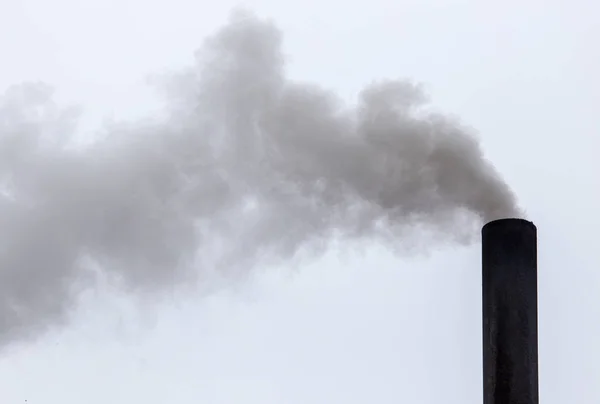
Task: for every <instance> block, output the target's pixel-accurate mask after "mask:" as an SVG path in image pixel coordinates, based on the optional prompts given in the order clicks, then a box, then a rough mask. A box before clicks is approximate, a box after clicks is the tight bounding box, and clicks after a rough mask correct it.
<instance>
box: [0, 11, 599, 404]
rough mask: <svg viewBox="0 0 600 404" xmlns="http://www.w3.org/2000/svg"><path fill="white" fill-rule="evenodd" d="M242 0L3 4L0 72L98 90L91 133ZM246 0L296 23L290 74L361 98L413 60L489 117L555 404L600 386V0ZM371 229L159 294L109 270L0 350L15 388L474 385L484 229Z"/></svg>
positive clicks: (307, 390)
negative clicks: (137, 290)
mask: <svg viewBox="0 0 600 404" xmlns="http://www.w3.org/2000/svg"><path fill="white" fill-rule="evenodd" d="M237 4H238V3H235V2H233V1H225V2H222V3H221V4H220V5H216V4H211V3H209V2H198V1H189V0H174V1H170V2H166V1H162V0H156V1H154V2H142V1H140V0H120V1H107V0H103V1H101V0H86V1H75V0H56V1H42V0H21V1H19V2H16V1H15V2H10V1H8V0H1V2H0V55H1V57H0V60H1V61H2V62H1V63H0V88H2V89H4V88H6V87H7V86H9V85H11V84H14V83H18V82H21V81H23V80H32V79H33V80H37V79H40V80H43V81H46V82H48V83H50V84H52V85H54V86H55V87H56V88H57V91H58V94H57V95H58V98H59V99H61V100H63V101H65V102H73V101H75V102H80V103H82V104H83V105H84V106H85V107H86V108H87V110H88V115H87V119H86V122H87V123H88V125H86V128H88V129H89V128H93V127H94V125H95V124H97V123H98V122H99V119H100V117H102V116H105V115H109V116H110V115H112V116H113V117H116V118H133V117H139V116H144V115H145V114H146V113H148V112H149V111H152V109H153V108H156V105H155V103H154V102H153V101H152V99H151V96H152V93H151V92H150V91H149V90H148V89H147V87H146V85H145V78H146V77H147V76H148V75H149V74H152V73H157V72H158V73H160V72H162V71H164V69H179V68H182V67H185V66H187V65H190V64H191V63H192V61H193V53H194V50H195V49H196V48H197V47H199V46H200V45H201V43H202V39H203V38H204V37H205V36H206V35H208V34H210V33H212V32H214V31H215V30H216V29H218V28H219V27H220V26H221V25H223V24H224V23H225V22H226V21H227V17H228V13H229V11H230V9H231V8H232V7H233V6H235V5H237ZM243 4H245V5H247V6H249V7H250V8H251V9H253V10H254V11H256V12H257V13H258V14H259V15H260V16H265V17H272V18H273V19H274V20H275V22H276V23H277V24H278V25H279V27H280V28H281V29H282V30H283V34H284V48H285V50H286V53H287V54H288V55H289V70H288V71H289V75H290V76H292V77H293V78H297V79H302V80H307V81H312V82H315V83H317V84H319V85H322V86H325V87H328V88H331V89H333V90H335V91H336V92H338V93H339V94H340V95H341V96H342V97H344V98H346V99H349V100H351V99H353V98H354V97H355V96H356V93H357V92H358V91H359V90H360V89H361V88H362V87H363V86H364V85H365V84H368V83H369V82H370V81H371V80H373V79H379V78H387V77H390V78H397V77H400V78H411V79H414V80H416V81H419V82H422V83H424V85H425V87H426V89H427V91H428V93H429V94H430V95H431V98H432V100H433V103H434V105H435V106H436V107H438V108H439V109H441V110H443V111H445V112H448V113H452V114H455V115H457V116H459V117H460V118H461V119H462V120H463V121H464V122H465V123H467V124H469V125H470V126H472V127H473V128H475V129H476V130H477V132H478V134H479V136H480V137H481V140H482V145H483V147H484V149H485V153H486V156H487V157H489V159H490V160H492V161H493V163H494V164H495V165H496V167H497V168H498V169H499V170H500V172H501V173H502V174H503V175H504V177H505V179H506V180H507V181H508V183H509V184H510V185H511V186H512V187H513V188H514V190H515V191H516V193H517V196H518V198H519V201H520V203H521V205H522V206H523V207H525V208H526V210H527V212H528V214H529V217H530V218H531V219H532V220H533V221H534V222H535V223H536V224H537V226H538V231H539V250H540V257H539V258H540V268H539V270H540V275H539V276H540V305H539V309H540V401H541V402H544V403H548V404H552V403H565V402H574V403H582V404H585V403H597V402H598V400H600V389H599V388H598V387H597V380H598V379H599V378H600V365H599V364H598V363H600V348H598V346H597V343H596V340H597V336H598V335H600V325H599V324H600V323H599V322H597V319H598V318H600V298H598V297H597V293H596V291H597V290H599V288H600V273H599V272H598V271H596V268H597V267H598V262H599V258H600V253H599V252H598V249H597V248H596V238H597V235H596V232H595V231H594V229H595V227H597V226H600V215H599V214H598V210H597V206H600V191H599V190H600V188H599V187H600V180H599V179H598V178H599V177H598V174H597V173H598V172H600V163H599V162H598V159H597V150H598V149H599V147H600V140H598V137H597V135H598V129H597V125H596V120H595V119H594V118H593V113H594V112H595V109H596V106H597V105H600V79H598V76H597V72H598V71H600V64H599V62H598V61H599V60H600V48H599V47H598V46H596V45H595V41H594V38H597V37H600V25H599V24H597V17H596V16H597V14H598V12H599V11H600V10H599V9H598V6H596V5H594V4H593V2H591V1H583V0H575V1H570V2H559V1H537V0H536V1H533V0H529V1H522V2H517V1H507V2H503V3H499V4H495V3H492V2H483V1H474V0H469V1H467V0H463V1H458V0H456V1H454V0H448V1H433V0H427V1H426V0H421V1H405V2H403V1H383V0H371V1H368V2H366V1H362V0H361V1H356V2H353V3H351V4H344V3H342V2H339V1H332V0H322V1H320V2H317V1H312V0H311V1H305V2H300V1H293V2H292V1H288V2H274V1H272V0H271V1H269V0H264V1H249V2H246V3H243ZM0 231H1V229H0ZM357 247H358V246H357V245H356V244H350V245H348V244H346V245H340V246H337V247H336V248H335V249H332V250H331V251H329V252H328V253H327V254H326V256H325V257H322V258H318V259H312V260H311V259H306V260H304V261H303V262H301V263H299V265H296V269H294V270H291V269H289V268H265V269H264V270H263V271H259V275H257V276H256V278H255V279H253V280H252V281H249V282H248V283H246V284H244V285H236V286H235V287H229V288H225V289H222V290H221V291H220V292H217V293H215V294H213V295H211V296H210V297H208V298H205V299H199V298H192V297H190V296H189V295H186V296H183V295H181V296H174V297H173V298H172V299H171V300H170V301H168V302H162V303H160V304H155V305H151V304H150V302H145V303H144V304H145V307H146V308H145V309H144V310H140V309H139V307H137V308H136V307H135V306H134V305H132V303H131V302H130V301H129V300H128V299H129V298H128V297H127V296H124V295H121V294H119V293H117V292H116V291H114V290H110V288H109V287H107V286H106V285H104V286H103V285H99V286H98V288H97V290H96V291H95V292H94V293H90V294H89V295H86V296H85V299H84V300H83V301H82V303H81V305H80V306H79V308H78V310H77V313H75V314H74V318H73V321H72V323H71V325H69V326H68V327H66V328H65V329H61V330H56V331H52V332H50V333H49V334H48V335H44V336H41V337H40V338H39V340H38V341H36V342H32V343H30V344H26V345H21V346H17V347H13V348H11V349H10V350H9V351H5V352H3V353H2V356H0V402H1V403H3V404H4V403H7V404H12V403H22V402H25V400H27V402H28V403H30V404H38V403H44V404H59V403H60V404H71V403H82V402H85V403H89V404H96V403H107V402H110V403H114V404H119V403H132V402H140V403H145V404H159V403H171V402H186V403H187V402H190V403H192V402H202V403H223V404H229V403H231V404H238V403H265V404H268V403H290V404H300V403H338V402H344V403H369V402H374V403H419V404H428V403H432V404H433V403H440V402H448V403H457V404H458V403H461V404H462V403H479V402H481V397H482V394H481V334H480V332H481V319H480V294H481V292H480V257H479V246H478V245H474V246H472V247H468V248H457V247H456V246H452V245H448V246H445V247H443V248H442V247H439V246H436V248H435V250H433V251H431V254H430V255H429V256H426V257H413V258H407V257H398V256H395V255H394V254H392V253H391V252H390V251H387V250H386V249H385V248H382V247H381V246H377V245H376V244H375V243H371V244H369V243H366V242H361V247H363V250H364V251H362V252H361V249H359V248H357Z"/></svg>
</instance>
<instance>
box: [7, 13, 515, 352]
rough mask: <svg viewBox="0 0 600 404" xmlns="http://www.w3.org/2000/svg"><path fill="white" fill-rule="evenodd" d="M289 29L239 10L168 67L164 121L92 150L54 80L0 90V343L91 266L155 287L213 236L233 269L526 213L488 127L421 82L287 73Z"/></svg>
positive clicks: (59, 299)
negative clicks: (454, 114)
mask: <svg viewBox="0 0 600 404" xmlns="http://www.w3.org/2000/svg"><path fill="white" fill-rule="evenodd" d="M281 39H282V38H281V33H280V32H279V31H278V29H277V28H276V27H275V26H274V25H273V24H271V23H270V22H268V21H263V20H260V19H257V18H255V17H253V16H251V15H247V14H243V13H236V14H234V15H233V16H232V17H231V20H230V21H229V23H228V24H227V25H226V26H225V27H223V28H222V29H221V30H220V31H218V32H217V33H216V34H215V35H213V36H212V37H210V38H208V39H207V40H206V41H205V43H204V45H203V47H202V48H201V49H200V50H199V51H198V53H197V54H196V64H195V66H193V68H190V69H188V70H184V71H182V72H180V73H179V74H177V75H173V76H172V77H168V79H167V80H165V81H164V83H163V85H162V86H161V89H162V90H163V95H164V97H165V102H166V117H165V119H161V120H156V121H155V122H151V121H148V122H141V123H135V124H122V125H112V126H109V127H107V128H105V130H104V132H103V136H99V137H98V138H97V139H95V140H94V142H93V143H91V144H88V145H86V146H84V147H81V146H80V147H74V146H73V144H72V142H73V141H74V140H76V138H77V136H76V129H75V128H76V118H77V114H76V113H75V111H71V110H63V109H60V108H58V107H57V106H55V105H54V104H53V102H52V91H51V90H50V89H49V88H48V87H46V86H44V85H41V84H30V85H21V86H15V87H13V88H11V89H9V90H8V91H7V92H6V93H5V94H4V96H3V97H2V98H0V190H1V191H2V192H1V193H0V347H1V346H2V345H4V344H7V343H10V342H12V341H17V340H23V339H27V338H29V337H35V335H37V334H39V332H41V331H43V330H44V329H45V328H46V327H48V326H52V325H55V324H57V323H59V322H61V321H63V320H64V318H65V314H66V313H67V312H68V309H69V308H70V307H71V304H72V299H73V296H75V294H76V292H77V290H76V289H77V285H79V281H80V278H81V277H83V276H84V275H85V274H86V272H85V268H86V265H87V264H86V263H89V262H94V263H95V264H97V265H99V266H100V267H101V268H103V270H104V271H106V273H109V274H113V275H115V276H117V277H119V278H120V279H121V280H122V282H123V283H124V285H126V286H127V287H130V288H133V289H135V290H138V291H141V292H155V291H160V290H161V289H163V288H164V287H165V286H167V285H173V284H177V283H181V282H186V280H187V279H188V277H189V276H192V275H193V274H194V273H195V272H194V271H193V270H192V268H194V260H195V259H196V257H197V255H198V254H200V255H202V254H205V253H206V254H208V253H209V252H210V251H214V249H215V248H219V251H220V254H219V257H220V260H219V261H218V262H217V265H218V267H219V268H221V269H223V270H227V269H232V268H248V267H249V266H251V265H252V264H253V263H255V261H256V260H257V259H259V258H261V257H280V258H285V257H287V256H289V255H290V254H293V253H294V252H295V251H296V250H297V249H298V248H299V247H301V246H306V245H307V244H308V245H310V243H315V245H318V241H321V240H327V239H328V238H330V237H332V236H333V235H338V236H340V235H341V236H343V237H361V236H369V237H381V238H382V239H384V240H385V239H386V238H389V239H394V240H395V242H394V243H395V244H398V243H400V244H401V243H402V240H403V241H404V242H406V243H408V240H409V239H410V238H407V237H408V236H411V235H413V234H414V231H415V228H417V227H419V228H427V229H430V230H431V231H433V233H432V234H437V235H445V237H451V238H455V239H459V238H460V237H467V238H468V237H469V236H471V234H470V233H469V230H468V229H469V227H468V226H466V227H465V226H464V223H475V224H476V223H477V222H479V221H481V220H490V219H494V218H498V217H504V216H514V215H516V214H518V211H517V208H516V203H515V198H514V196H513V194H512V192H511V191H510V190H509V188H508V187H507V186H506V185H505V184H504V182H503V181H502V180H501V179H500V177H499V176H498V174H497V173H496V172H495V170H494V168H493V167H492V166H491V165H490V164H489V163H488V162H487V161H486V160H485V159H484V158H483V157H482V153H481V150H480V148H479V146H478V143H477V141H476V140H475V139H474V138H473V137H472V136H471V135H470V134H469V133H468V131H465V130H464V129H463V128H462V127H461V126H460V125H459V124H457V123H456V122H454V121H452V120H450V119H448V118H445V117H443V116H440V115H436V114H432V113H427V112H426V110H425V107H426V106H427V105H426V101H427V100H426V97H425V96H424V94H423V93H422V91H421V89H420V88H419V86H416V85H413V84H411V83H409V82H400V81H382V82H379V83H375V84H373V85H371V86H369V87H368V88H366V89H365V90H364V91H363V92H362V93H361V94H360V98H359V100H358V104H357V105H356V106H352V107H349V106H345V105H343V103H342V102H341V101H340V100H339V99H337V98H336V96H335V95H334V94H331V93H329V92H327V91H326V90H323V89H321V88H319V87H315V86H312V85H307V84H303V83H296V82H292V81H290V80H289V79H287V78H286V77H285V70H284V64H285V63H284V62H285V61H284V58H283V56H282V53H281ZM457 229H459V230H457ZM460 229H467V230H465V231H464V232H463V231H461V230H460ZM398 240H401V241H398Z"/></svg>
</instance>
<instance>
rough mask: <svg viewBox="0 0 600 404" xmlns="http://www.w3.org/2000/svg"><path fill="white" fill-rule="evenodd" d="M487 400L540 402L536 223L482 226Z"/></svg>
mask: <svg viewBox="0 0 600 404" xmlns="http://www.w3.org/2000/svg"><path fill="white" fill-rule="evenodd" d="M481 233H482V269H483V273H482V281H483V396H484V398H483V403H484V404H538V402H539V401H538V400H539V393H538V320H537V229H536V227H535V225H534V224H533V223H531V222H529V221H527V220H523V219H500V220H495V221H492V222H489V223H487V224H486V225H485V226H483V229H482V231H481Z"/></svg>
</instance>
